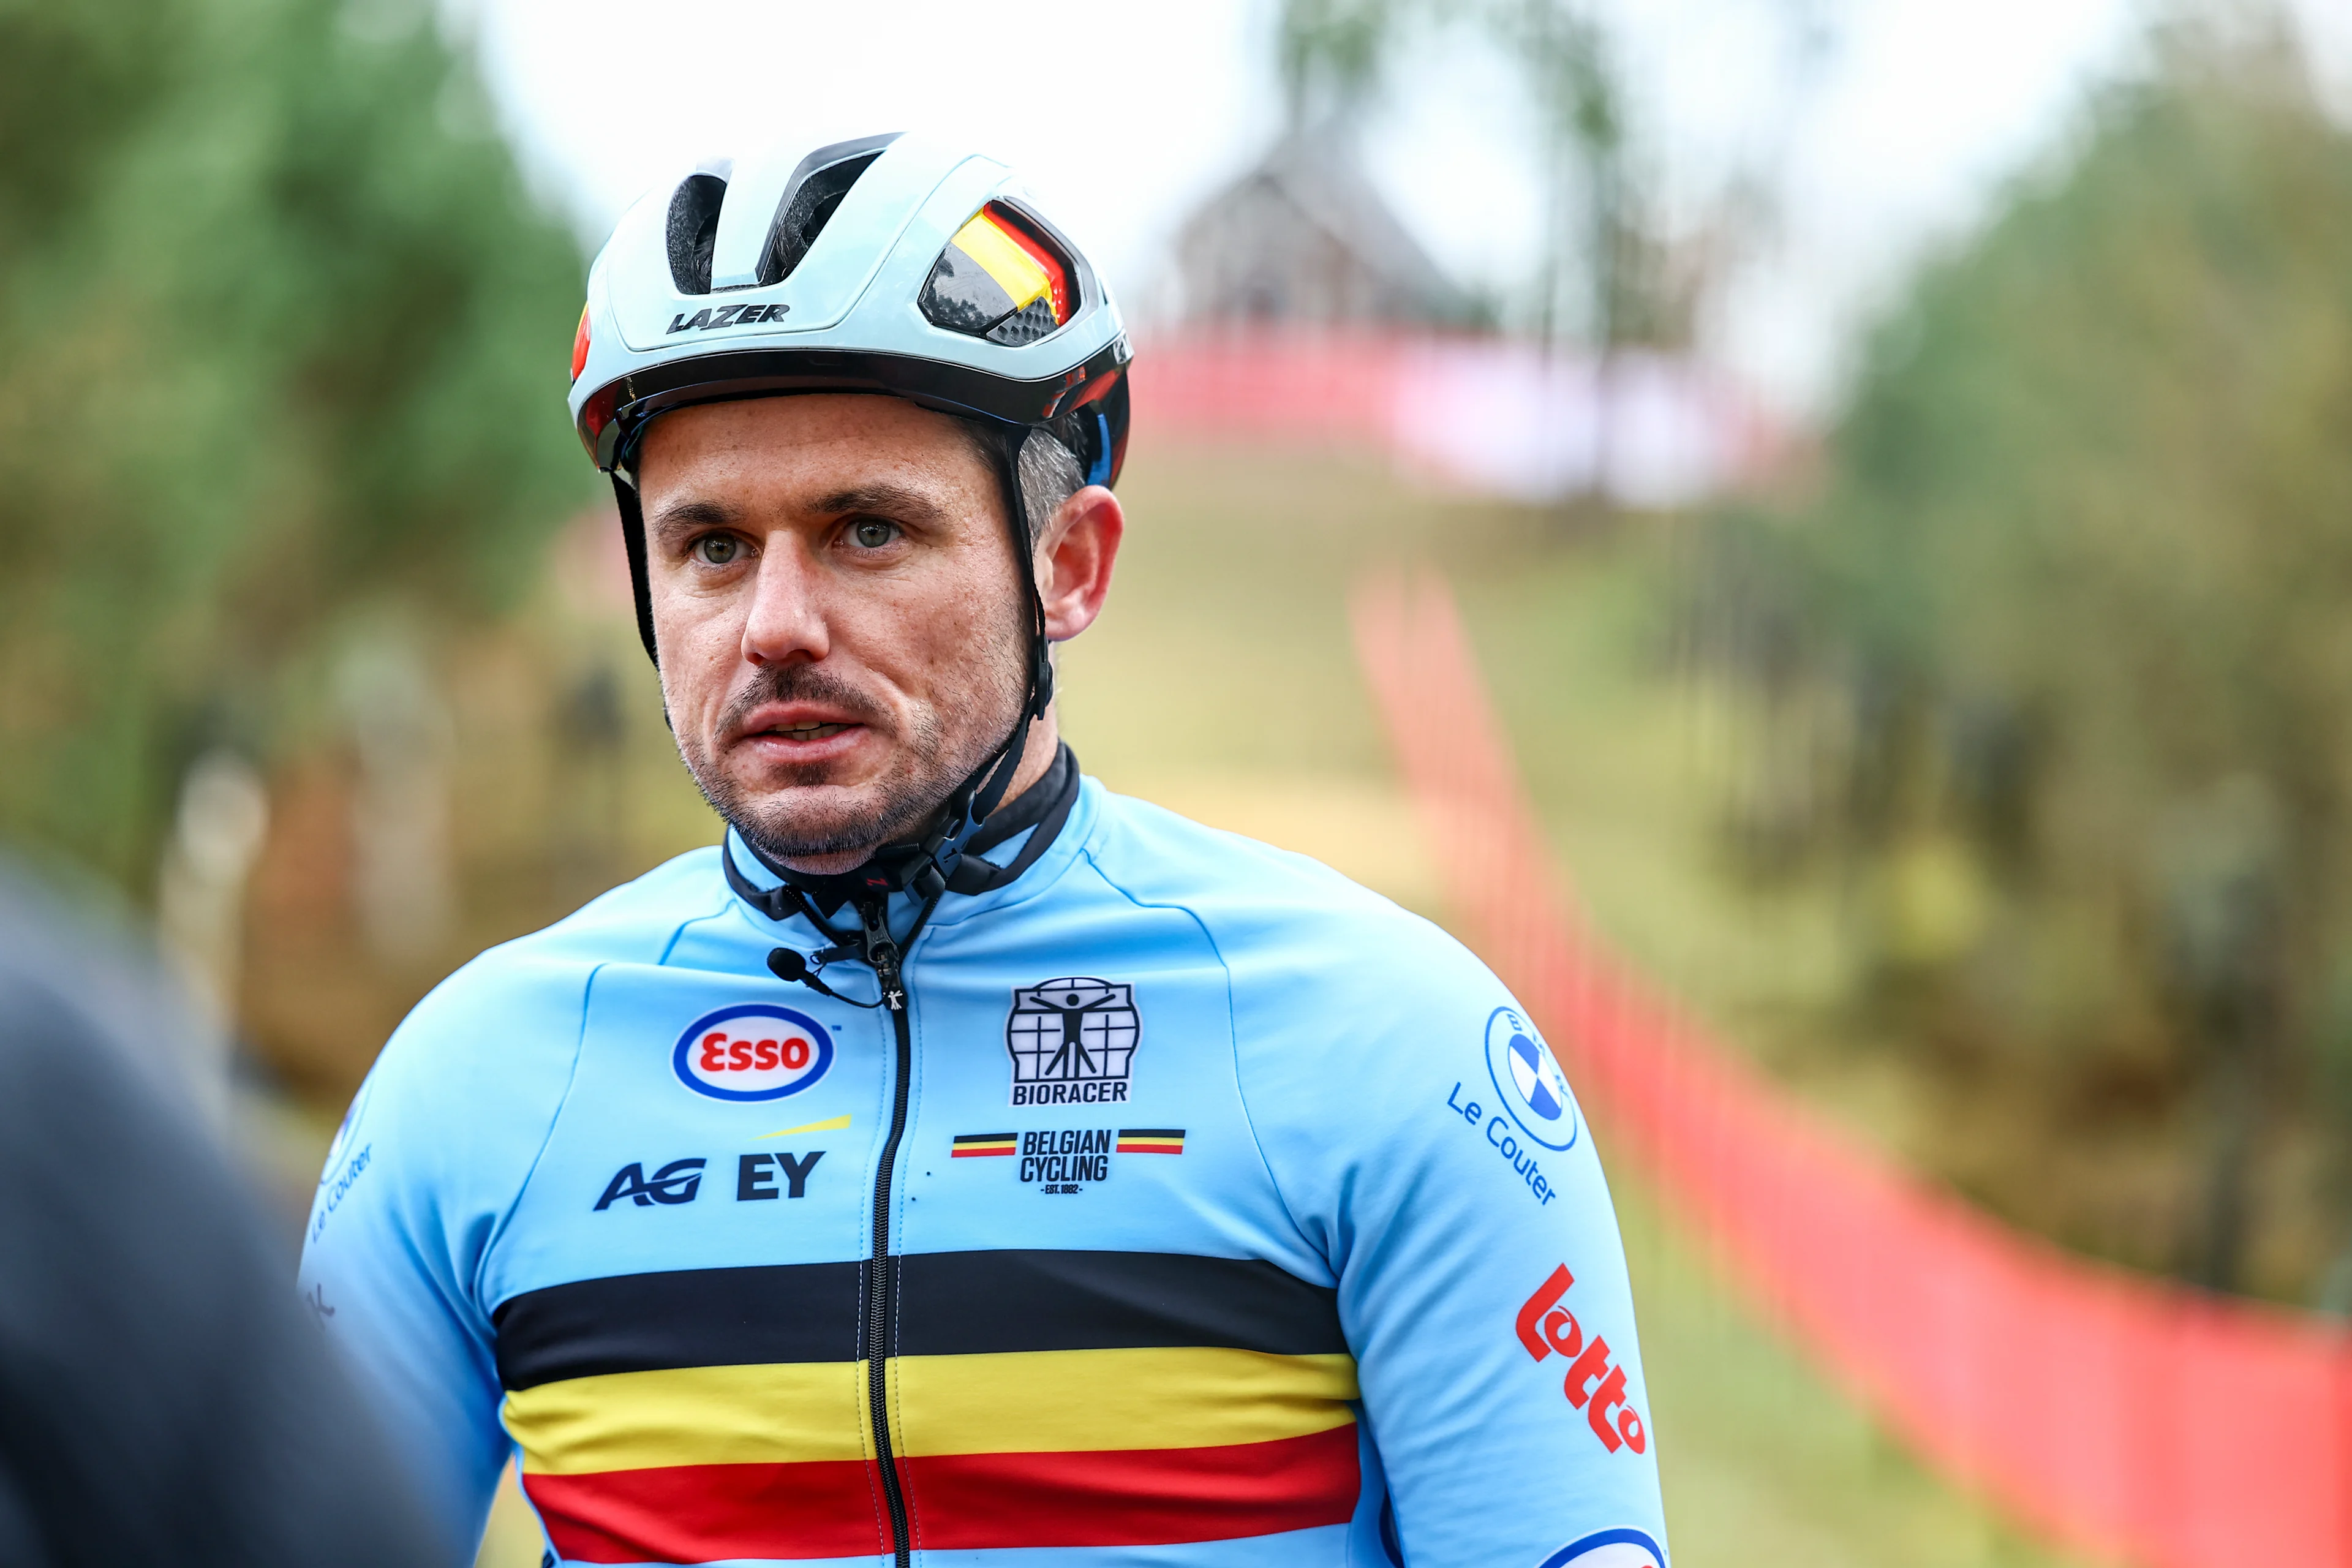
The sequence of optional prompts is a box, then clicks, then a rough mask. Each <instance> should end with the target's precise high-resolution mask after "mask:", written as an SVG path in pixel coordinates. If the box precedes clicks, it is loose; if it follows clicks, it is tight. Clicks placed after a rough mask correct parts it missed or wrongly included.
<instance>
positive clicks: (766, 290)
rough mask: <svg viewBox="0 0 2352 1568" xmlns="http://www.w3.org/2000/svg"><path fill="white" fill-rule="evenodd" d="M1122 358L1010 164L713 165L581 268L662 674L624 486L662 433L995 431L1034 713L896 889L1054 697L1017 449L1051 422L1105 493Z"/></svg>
mask: <svg viewBox="0 0 2352 1568" xmlns="http://www.w3.org/2000/svg"><path fill="white" fill-rule="evenodd" d="M1132 358H1133V354H1132V353H1131V351H1130V350H1129V346H1128V341H1127V334H1126V332H1125V331H1124V330H1123V329H1122V327H1121V326H1120V323H1119V315H1118V306H1117V305H1116V304H1114V303H1113V302H1112V300H1111V297H1110V291H1109V289H1108V288H1106V287H1105V286H1104V284H1103V282H1102V280H1101V279H1100V278H1098V277H1097V275H1096V273H1095V271H1094V269H1093V268H1091V267H1089V266H1088V265H1087V260H1086V258H1085V257H1084V256H1083V255H1081V254H1080V253H1079V251H1078V248H1077V247H1076V246H1075V245H1073V244H1072V243H1070V241H1069V239H1068V238H1067V237H1066V236H1065V235H1063V233H1062V232H1061V231H1060V230H1059V229H1057V228H1055V226H1053V224H1052V223H1050V222H1049V221H1047V220H1046V218H1045V216H1044V215H1043V214H1041V213H1040V212H1039V211H1038V210H1037V207H1036V205H1035V204H1034V201H1033V200H1032V198H1031V197H1030V196H1029V195H1027V194H1026V193H1025V192H1024V189H1023V188H1022V186H1021V185H1020V184H1019V182H1018V181H1017V180H1016V179H1015V178H1014V177H1013V172H1012V171H1011V170H1010V169H1008V168H1007V167H1006V166H1005V165H1003V163H997V162H995V161H994V160H992V159H990V158H986V157H982V156H981V155H979V154H977V153H970V152H966V151H963V150H961V149H959V148H955V147H952V146H946V145H942V144H940V143H939V142H931V141H929V140H926V139H924V138H921V137H917V136H905V135H898V134H890V135H883V136H870V137H865V138H862V139H860V140H857V141H854V142H835V143H833V144H832V145H830V146H824V147H819V148H817V149H816V150H815V151H814V152H811V153H805V154H801V153H798V152H797V150H777V151H773V152H770V153H763V154H761V155H760V156H758V157H755V158H750V159H745V160H743V161H741V162H740V163H739V162H737V161H734V160H726V159H722V160H716V161H712V162H707V163H703V164H701V165H700V166H698V167H697V168H696V169H694V170H693V171H691V172H689V173H688V174H683V175H682V176H680V177H679V178H678V179H677V180H676V181H674V182H670V183H666V184H662V185H659V186H657V187H656V188H655V189H654V190H653V191H652V192H650V193H648V194H647V195H646V196H645V197H643V198H642V199H641V200H639V201H638V203H637V204H636V205H635V206H633V207H631V208H630V209H629V211H628V212H627V213H626V214H625V216H623V217H622V219H621V221H620V223H619V225H618V226H616V227H615V228H614V231H613V237H612V238H611V239H610V240H608V241H606V242H605V246H604V251H603V253H602V254H601V255H599V256H598V257H597V258H596V263H595V265H594V267H593V268H591V269H590V271H589V274H588V302H587V306H586V308H585V309H583V310H582V311H581V315H580V330H579V333H578V335H577V336H576V337H575V338H574V340H573V342H572V397H571V406H572V420H573V423H574V425H575V426H576V427H577V428H578V430H579V433H580V439H581V441H582V442H583V444H584V445H585V446H586V447H587V448H588V451H589V454H590V456H591V457H593V458H594V459H595V461H596V466H597V467H598V468H601V469H603V470H604V472H605V473H607V474H609V475H610V476H612V480H613V492H614V499H615V500H616V501H617V502H618V503H619V507H620V512H621V527H622V533H623V537H624V541H625V543H626V545H627V548H628V557H629V573H630V577H631V580H632V583H633V584H634V586H635V599H636V613H637V632H638V636H639V637H642V638H643V639H644V642H645V645H646V654H647V655H648V656H649V657H654V658H656V661H658V656H657V655H656V650H655V643H654V626H653V608H652V600H651V596H650V595H649V593H648V590H647V584H646V544H645V521H644V515H643V512H642V511H641V510H640V508H639V506H638V500H637V489H636V474H635V465H636V457H637V449H638V446H639V443H640V442H641V441H642V440H643V438H644V436H645V432H646V426H648V425H649V424H650V423H651V422H652V421H653V420H654V419H656V418H657V417H659V416H661V415H663V414H665V413H667V412H669V411H670V410H672V409H676V408H682V407H686V406H688V405H693V404H698V403H714V402H722V401H727V400H731V399H737V398H746V397H768V396H775V395H784V394H791V393H800V392H877V393H887V394H892V395H897V396H900V397H905V398H908V399H910V400H911V401H913V402H916V403H919V404H921V405H924V406H926V407H929V408H936V409H939V410H940V411H942V412H944V413H948V414H953V415H958V416H963V417H965V418H967V419H971V420H973V421H975V422H976V423H977V424H978V426H980V427H981V428H982V430H983V431H984V432H986V433H988V434H989V435H990V436H991V437H992V439H991V440H990V442H989V443H988V445H989V447H990V448H991V451H992V456H993V458H994V460H995V467H996V469H997V477H998V481H999V483H1000V485H1001V486H1002V488H1003V493H1004V502H1005V514H1006V518H1007V521H1008V522H1009V524H1010V527H1011V531H1012V535H1013V556H1014V560H1015V561H1016V563H1019V565H1020V568H1021V570H1020V579H1021V582H1022V584H1023V585H1024V592H1025V593H1026V595H1027V597H1028V600H1029V608H1030V621H1031V639H1030V659H1029V691H1028V700H1027V703H1026V710H1025V712H1024V715H1023V718H1022V720H1021V721H1019V722H1017V723H1016V724H1015V725H1014V726H1013V735H1012V737H1011V738H1009V739H1008V740H1007V742H1005V745H1004V748H1003V751H1001V752H999V753H998V755H997V756H996V757H994V758H992V759H991V763H990V764H987V765H983V767H982V770H981V772H980V773H977V774H975V775H974V777H973V780H972V781H971V783H970V784H967V786H966V788H965V789H964V790H963V791H962V792H961V794H960V795H959V796H958V801H959V802H960V803H961V804H960V805H957V807H956V809H954V810H951V811H950V816H951V817H960V818H961V822H960V823H954V824H951V825H950V828H949V829H948V830H947V840H943V841H942V842H941V843H940V844H937V845H927V846H925V847H924V850H925V853H924V854H922V855H920V856H918V857H916V862H915V864H914V865H912V867H911V868H905V867H902V868H899V870H900V872H903V873H905V874H904V875H900V874H898V873H894V874H893V875H892V876H891V878H890V879H891V880H892V881H893V882H894V884H895V885H898V886H921V885H925V884H928V882H929V878H928V877H927V876H923V875H920V872H921V870H922V868H924V867H931V868H938V869H939V870H940V875H941V876H942V877H944V876H945V875H947V874H949V873H951V872H952V871H953V869H954V861H955V858H956V856H957V854H958V853H960V849H961V842H962V840H963V839H964V838H965V837H969V836H970V834H971V831H972V829H973V828H974V827H975V826H977V824H978V823H979V822H980V821H981V820H982V819H984V818H985V817H986V816H987V815H988V814H989V812H990V811H992V810H993V809H994V806H995V804H996V801H997V800H998V799H999V798H1000V797H1001V795H1002V794H1003V788H1004V786H1005V785H1006V784H1009V783H1010V781H1011V777H1012V774H1013V771H1014V769H1015V768H1016V767H1017V766H1018V763H1019V757H1020V752H1021V746H1020V742H1021V740H1022V739H1023V738H1024V736H1025V734H1026V731H1027V724H1028V720H1029V719H1030V718H1033V717H1039V716H1042V715H1043V714H1044V713H1045V708H1046V705H1047V704H1048V703H1049V702H1050V701H1051V700H1052V698H1053V666H1052V664H1051V662H1050V660H1049V659H1048V658H1047V652H1046V644H1045V606H1044V605H1043V603H1042V602H1041V601H1040V600H1039V598H1038V595H1037V589H1036V580H1035V573H1034V567H1033V564H1032V561H1031V537H1030V525H1029V519H1028V516H1027V509H1026V507H1025V506H1024V503H1023V500H1022V496H1021V485H1020V479H1019V473H1018V463H1019V457H1020V450H1021V446H1022V443H1023V442H1024V441H1025V440H1026V439H1027V438H1028V437H1029V436H1030V434H1031V433H1032V432H1033V431H1036V430H1045V431H1046V432H1048V433H1050V434H1051V435H1053V436H1054V437H1055V438H1056V439H1058V440H1060V441H1061V442H1062V444H1063V445H1064V446H1066V447H1068V448H1069V449H1070V451H1071V452H1072V454H1073V455H1074V456H1076V458H1077V460H1078V465H1079V468H1080V471H1081V472H1082V473H1083V474H1084V475H1085V477H1086V479H1087V483H1089V484H1104V485H1108V484H1111V483H1114V482H1116V480H1117V479H1118V470H1119V467H1120V464H1121V462H1122V460H1123V459H1124V458H1125V456H1126V449H1127V424H1128V395H1127V367H1128V364H1129V361H1130V360H1131V359H1132ZM950 841H951V842H950ZM902 858H903V857H902ZM909 878H911V880H910V879H909Z"/></svg>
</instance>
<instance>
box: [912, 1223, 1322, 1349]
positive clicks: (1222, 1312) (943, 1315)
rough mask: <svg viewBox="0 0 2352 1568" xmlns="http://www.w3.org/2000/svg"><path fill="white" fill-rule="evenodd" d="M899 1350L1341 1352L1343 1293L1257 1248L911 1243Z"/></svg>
mask: <svg viewBox="0 0 2352 1568" xmlns="http://www.w3.org/2000/svg"><path fill="white" fill-rule="evenodd" d="M1165 1345H1214V1346H1219V1347H1223V1348H1227V1349H1232V1350H1248V1351H1264V1352H1267V1353H1269V1354H1273V1355H1315V1354H1318V1353H1325V1352H1339V1353H1344V1352H1346V1351H1347V1349H1348V1341H1347V1336H1346V1335H1344V1334H1342V1333H1341V1332H1340V1331H1339V1292H1338V1291H1336V1290H1333V1289H1328V1287H1325V1286H1321V1285H1310V1284H1308V1283H1307V1281H1306V1280H1304V1279H1299V1278H1298V1277H1297V1276H1296V1275H1294V1274H1289V1273H1286V1272H1285V1271H1284V1270H1283V1269H1281V1268H1276V1266H1275V1265H1273V1264H1271V1263H1267V1262H1265V1261H1263V1260H1262V1259H1257V1258H1194V1257H1189V1256H1186V1255H1183V1254H1181V1253H1171V1252H1048V1251H1043V1250H1038V1251H1030V1250H1025V1249H1024V1250H1011V1251H1003V1252H915V1253H908V1254H907V1255H906V1256H904V1257H902V1258H899V1259H898V1354H900V1355H982V1354H988V1353H992V1352H1003V1351H1088V1350H1141V1349H1147V1348H1156V1347H1160V1346H1165Z"/></svg>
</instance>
